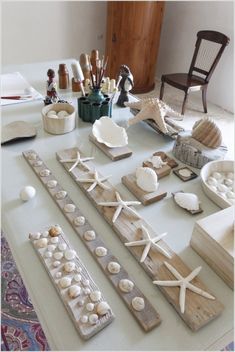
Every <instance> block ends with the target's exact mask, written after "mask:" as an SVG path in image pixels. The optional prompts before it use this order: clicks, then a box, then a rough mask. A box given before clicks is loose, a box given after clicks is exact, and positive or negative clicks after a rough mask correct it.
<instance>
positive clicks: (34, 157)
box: [27, 153, 37, 160]
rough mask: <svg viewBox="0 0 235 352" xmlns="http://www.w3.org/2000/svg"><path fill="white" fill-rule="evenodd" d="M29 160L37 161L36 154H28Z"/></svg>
mask: <svg viewBox="0 0 235 352" xmlns="http://www.w3.org/2000/svg"><path fill="white" fill-rule="evenodd" d="M27 157H28V159H29V160H36V159H37V154H36V153H29V154H28V155H27Z"/></svg>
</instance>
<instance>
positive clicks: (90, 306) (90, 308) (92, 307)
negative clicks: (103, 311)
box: [86, 303, 95, 312]
mask: <svg viewBox="0 0 235 352" xmlns="http://www.w3.org/2000/svg"><path fill="white" fill-rule="evenodd" d="M94 308H95V305H94V303H87V305H86V310H88V312H92V311H93V309H94Z"/></svg>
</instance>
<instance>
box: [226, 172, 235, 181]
mask: <svg viewBox="0 0 235 352" xmlns="http://www.w3.org/2000/svg"><path fill="white" fill-rule="evenodd" d="M226 177H227V178H229V179H231V180H234V173H233V172H228V173H227V174H226Z"/></svg>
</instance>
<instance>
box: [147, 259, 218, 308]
mask: <svg viewBox="0 0 235 352" xmlns="http://www.w3.org/2000/svg"><path fill="white" fill-rule="evenodd" d="M164 264H165V265H166V267H167V268H168V269H169V271H170V272H171V273H172V274H173V275H174V276H175V277H176V279H177V280H169V281H168V280H166V281H153V284H155V285H159V286H179V287H180V298H179V301H180V302H179V303H180V311H181V313H182V314H183V313H184V312H185V296H186V289H189V290H191V291H193V292H195V293H197V294H198V295H200V296H203V297H205V298H208V299H215V297H213V296H212V295H210V294H209V293H207V292H205V291H203V290H202V289H201V288H199V287H197V286H194V285H193V284H191V283H190V281H192V280H193V279H194V278H195V277H196V276H197V275H198V273H199V271H200V270H201V268H202V267H201V266H199V267H198V268H196V269H194V270H193V271H192V272H191V273H190V274H189V275H188V276H186V277H183V276H182V275H181V274H180V273H179V272H178V271H177V270H176V269H175V268H174V267H173V266H172V265H171V264H169V263H167V262H164Z"/></svg>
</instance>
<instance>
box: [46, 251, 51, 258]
mask: <svg viewBox="0 0 235 352" xmlns="http://www.w3.org/2000/svg"><path fill="white" fill-rule="evenodd" d="M44 256H45V257H46V258H51V257H52V252H50V251H47V252H46V253H45V254H44Z"/></svg>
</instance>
